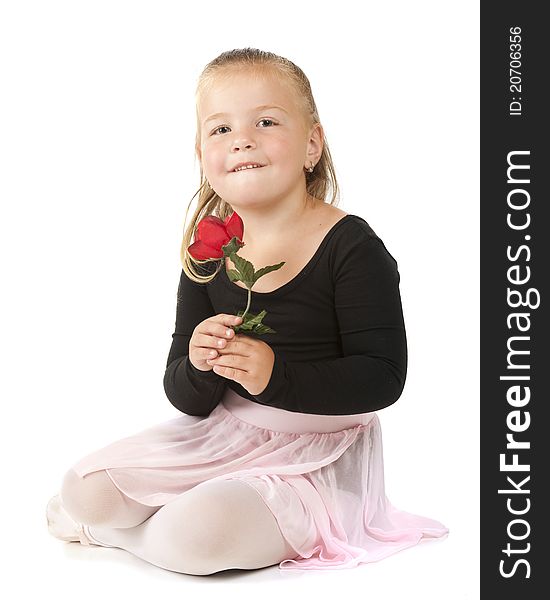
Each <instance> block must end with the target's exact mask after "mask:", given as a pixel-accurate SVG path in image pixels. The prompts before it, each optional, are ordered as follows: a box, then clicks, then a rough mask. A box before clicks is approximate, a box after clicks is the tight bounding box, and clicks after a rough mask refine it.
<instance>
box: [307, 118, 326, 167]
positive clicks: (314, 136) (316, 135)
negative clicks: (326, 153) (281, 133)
mask: <svg viewBox="0 0 550 600" xmlns="http://www.w3.org/2000/svg"><path fill="white" fill-rule="evenodd" d="M324 137H325V132H324V130H323V126H322V125H321V123H315V125H313V127H312V128H311V131H310V133H309V140H308V142H307V159H308V160H310V161H313V163H314V164H317V163H318V162H319V159H320V158H321V154H322V152H323V139H324Z"/></svg>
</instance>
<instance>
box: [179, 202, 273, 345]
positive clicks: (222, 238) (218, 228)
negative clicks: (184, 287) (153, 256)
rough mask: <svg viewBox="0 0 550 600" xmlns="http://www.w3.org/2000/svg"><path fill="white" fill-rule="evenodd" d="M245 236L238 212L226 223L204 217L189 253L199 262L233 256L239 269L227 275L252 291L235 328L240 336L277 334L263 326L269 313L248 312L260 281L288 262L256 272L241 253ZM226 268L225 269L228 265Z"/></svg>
mask: <svg viewBox="0 0 550 600" xmlns="http://www.w3.org/2000/svg"><path fill="white" fill-rule="evenodd" d="M243 233H244V223H243V221H242V219H241V217H239V215H238V214H237V213H236V212H235V211H233V213H232V214H231V216H230V217H227V218H226V219H225V221H222V220H221V219H219V218H218V217H214V216H212V215H209V216H208V217H204V219H202V220H201V221H200V222H199V224H198V225H197V232H196V235H195V241H194V242H193V243H192V244H191V245H190V246H189V247H188V248H187V250H188V252H189V254H190V255H191V256H192V257H193V258H194V259H195V260H217V259H220V258H223V257H224V256H229V258H230V259H231V261H232V262H233V264H234V265H235V269H230V270H229V271H227V276H228V277H229V279H230V280H231V281H242V282H243V283H244V285H245V286H246V288H247V289H248V302H247V304H246V308H245V309H244V311H239V312H238V314H237V316H239V317H242V323H241V324H240V325H236V326H235V327H233V329H234V330H235V332H236V333H237V332H239V331H250V332H253V333H257V334H260V335H262V334H264V333H277V332H276V331H275V330H274V329H271V327H269V326H268V325H265V324H264V323H262V320H263V318H264V317H265V315H266V314H267V313H266V311H265V310H262V311H261V312H260V313H258V314H257V315H255V314H252V313H250V312H248V309H249V308H250V302H251V299H252V288H253V286H254V284H255V283H256V281H258V279H259V278H260V277H263V276H264V275H266V274H267V273H270V272H271V271H276V270H277V269H280V268H281V267H282V266H283V265H284V264H285V263H284V262H280V263H278V264H276V265H270V266H268V267H263V268H261V269H259V270H258V271H256V270H255V269H254V265H253V264H252V263H251V262H249V261H247V260H246V259H244V258H242V257H241V256H239V255H238V254H237V252H238V251H239V250H240V249H241V248H242V247H243V246H244V245H245V244H244V242H243V241H242V238H243ZM223 268H224V269H225V264H224V266H223Z"/></svg>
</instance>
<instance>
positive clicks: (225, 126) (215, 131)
mask: <svg viewBox="0 0 550 600" xmlns="http://www.w3.org/2000/svg"><path fill="white" fill-rule="evenodd" d="M220 129H229V127H227V125H222V126H221V127H218V128H217V129H214V131H213V132H212V133H213V134H215V133H217V132H218V131H219V130H220Z"/></svg>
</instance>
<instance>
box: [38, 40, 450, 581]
mask: <svg viewBox="0 0 550 600" xmlns="http://www.w3.org/2000/svg"><path fill="white" fill-rule="evenodd" d="M196 100H197V136H196V152H197V157H198V158H199V160H200V167H201V186H200V190H199V200H198V206H197V209H196V211H195V214H194V215H193V218H192V222H191V223H190V225H189V227H188V228H187V230H186V231H185V234H184V239H183V244H182V253H181V259H182V266H183V269H182V272H181V275H180V279H179V287H178V293H177V311H176V323H175V332H174V333H173V335H172V344H171V347H170V352H169V355H168V360H167V363H166V372H165V375H164V389H165V391H166V395H167V397H168V399H169V401H170V402H171V403H172V404H173V405H174V407H176V408H177V409H178V410H179V411H181V413H182V415H181V416H178V417H176V418H174V419H171V420H169V421H167V422H163V423H160V424H158V425H156V426H153V427H151V428H148V429H145V430H144V431H141V432H139V433H136V434H135V435H132V436H129V437H127V438H124V439H121V440H118V441H116V442H114V443H112V444H110V445H108V446H106V447H105V448H102V449H100V450H97V451H95V452H93V453H92V454H90V455H88V456H86V457H84V458H82V459H81V460H80V461H79V462H77V463H76V464H74V465H73V466H72V468H70V469H69V470H68V472H67V473H66V474H65V477H64V479H63V482H62V487H61V490H60V494H59V495H57V496H54V497H53V498H52V499H51V500H50V502H49V503H48V507H47V517H48V526H49V530H50V532H51V533H52V534H53V535H54V536H56V537H58V538H60V539H62V540H66V541H80V542H81V543H82V544H95V545H98V546H105V547H117V548H123V549H124V550H127V551H128V552H131V553H132V554H134V555H136V556H138V557H140V558H142V559H144V560H146V561H148V562H150V563H152V564H154V565H157V566H159V567H161V568H164V569H168V570H171V571H177V572H181V573H188V574H195V575H206V574H210V573H215V572H218V571H222V570H225V569H258V568H262V567H266V566H269V565H275V564H279V566H280V568H283V569H333V568H349V567H354V566H356V565H359V564H361V563H368V562H372V561H377V560H380V559H381V558H384V557H386V556H388V555H390V554H392V553H395V552H397V551H399V550H401V549H403V548H406V547H409V546H412V545H414V544H417V543H418V542H419V541H420V540H422V539H424V538H436V537H441V536H443V535H445V534H446V533H447V531H448V530H447V529H446V528H445V527H444V526H443V525H442V524H441V523H439V522H437V521H434V520H432V519H429V518H427V517H421V516H418V515H414V514H411V513H407V512H404V511H401V510H398V509H396V508H395V507H393V506H392V504H391V503H390V502H389V501H388V499H387V498H386V495H385V490H384V473H383V460H382V439H381V432H380V423H379V420H378V416H377V413H376V411H379V410H381V409H383V408H385V407H386V406H389V405H391V404H393V403H394V402H395V401H396V400H397V399H398V398H399V396H400V395H401V393H402V390H403V386H404V383H405V375H406V365H407V345H406V336H405V327H404V323H403V314H402V308H401V299H400V293H399V273H398V270H397V264H396V262H395V260H394V259H393V257H392V256H391V255H390V253H389V252H388V251H387V249H386V247H385V245H384V243H383V242H382V240H381V239H380V238H379V237H378V236H377V235H376V233H375V232H374V231H373V230H372V228H371V227H370V226H369V225H368V223H367V222H366V221H365V220H364V219H363V218H361V217H359V216H356V215H352V214H347V213H345V212H343V211H342V210H340V209H338V208H336V207H335V206H334V201H335V199H336V195H337V191H338V185H337V182H336V177H335V172H334V166H333V164H332V160H331V156H330V153H329V149H328V145H327V142H326V139H325V137H324V132H323V128H322V126H321V124H320V119H319V114H318V112H317V108H316V106H315V102H314V99H313V96H312V92H311V88H310V84H309V81H308V79H307V77H306V76H305V75H304V73H303V72H302V71H301V69H299V68H298V67H297V66H296V65H295V64H294V63H292V62H291V61H289V60H287V59H285V58H282V57H280V56H277V55H275V54H272V53H270V52H263V51H260V50H255V49H251V48H246V49H241V50H232V51H228V52H224V53H223V54H221V55H220V56H218V57H217V58H216V59H214V60H213V61H212V62H210V63H209V64H208V65H207V67H206V68H205V69H204V71H203V73H202V74H201V76H200V79H199V82H198V87H197V94H196ZM329 189H331V190H332V197H331V199H330V202H327V198H328V196H329ZM233 213H237V215H238V216H239V217H240V218H241V219H242V222H243V224H244V236H243V239H242V241H243V242H244V246H243V247H242V248H240V249H239V256H242V257H243V258H245V259H247V260H249V261H250V262H251V263H252V264H253V265H254V266H255V268H256V269H258V268H260V267H263V266H265V265H274V264H277V263H279V262H281V261H284V266H283V267H282V268H279V269H278V270H274V271H271V272H269V273H267V274H266V275H265V276H263V277H261V279H259V280H258V281H257V284H255V285H254V289H253V290H252V295H251V304H250V307H249V311H250V312H251V313H253V314H257V313H259V312H261V311H262V310H265V311H267V314H266V316H265V324H266V325H268V326H269V327H271V328H272V329H274V330H275V332H274V333H269V334H265V335H262V336H259V335H255V334H251V333H249V334H246V333H235V331H234V329H233V327H235V326H236V325H238V324H239V322H240V321H239V320H238V319H236V318H235V315H236V314H237V313H238V312H239V311H240V310H243V309H244V308H245V306H246V305H247V298H248V290H247V289H246V286H244V285H243V284H242V282H240V281H234V280H232V279H231V278H230V277H229V273H228V271H229V270H230V269H231V268H232V267H234V265H233V264H232V263H231V260H230V259H229V257H226V258H224V259H222V260H210V261H207V262H204V261H198V262H197V261H196V260H194V259H193V257H192V256H191V254H190V253H189V251H188V249H189V246H190V245H191V243H192V240H193V238H195V240H196V239H197V237H196V226H197V224H198V223H199V221H201V220H202V219H203V218H204V217H205V216H207V215H213V216H217V217H219V218H220V219H222V220H224V221H225V220H226V219H228V218H229V217H231V215H233ZM186 219H187V217H186Z"/></svg>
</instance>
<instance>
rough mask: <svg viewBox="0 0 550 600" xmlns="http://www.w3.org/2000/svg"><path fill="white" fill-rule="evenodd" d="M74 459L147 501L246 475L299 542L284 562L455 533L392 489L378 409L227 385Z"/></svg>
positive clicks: (343, 564) (298, 563)
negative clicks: (262, 394) (206, 408)
mask: <svg viewBox="0 0 550 600" xmlns="http://www.w3.org/2000/svg"><path fill="white" fill-rule="evenodd" d="M72 468H73V469H74V470H75V471H76V472H77V473H78V474H79V475H80V476H81V477H83V476H84V475H86V474H88V473H92V472H94V471H98V470H101V469H104V470H105V471H106V472H107V474H108V475H109V477H110V478H111V479H112V481H113V483H114V484H115V485H116V486H117V488H118V489H119V490H120V491H121V492H123V493H124V494H126V495H127V496H128V497H130V498H132V499H133V500H136V501H137V502H140V503H142V504H146V505H149V506H163V505H165V504H167V503H168V502H170V501H171V500H173V499H174V498H176V497H177V496H179V495H180V494H183V493H185V492H186V491H188V490H190V489H191V488H193V487H194V486H196V485H200V484H201V483H205V482H207V481H212V480H215V479H239V480H240V481H243V482H245V483H246V484H248V485H249V486H251V487H252V488H253V489H254V490H256V492H257V493H258V494H259V495H260V497H261V498H262V499H263V501H264V502H265V504H266V505H267V507H268V508H269V509H270V510H271V512H272V513H273V515H274V517H275V519H276V521H277V523H278V525H279V528H280V530H281V533H282V535H283V536H284V537H285V538H286V540H287V542H288V543H289V544H290V545H291V546H292V547H293V548H294V550H295V551H296V557H295V558H293V559H287V560H284V561H282V562H281V563H280V564H279V568H280V569H321V570H324V569H342V568H350V567H355V566H357V565H359V564H361V563H369V562H373V561H378V560H380V559H383V558H385V557H386V556H389V555H391V554H394V553H395V552H398V551H400V550H402V549H404V548H408V547H410V546H413V545H415V544H417V543H418V542H420V541H421V540H423V539H425V538H439V537H442V536H444V535H445V534H447V533H448V529H447V528H446V527H445V526H444V525H442V524H441V523H439V522H438V521H436V520H433V519H430V518H428V517H424V516H420V515H415V514H412V513H408V512H405V511H402V510H398V509H397V508H395V507H394V506H393V505H392V504H391V503H390V502H389V500H388V499H387V498H386V494H385V488H384V463H383V456H382V435H381V429H380V422H379V419H378V416H377V414H376V413H365V414H358V415H342V416H340V415H338V416H332V415H311V414H303V413H294V412H291V411H286V410H282V409H279V408H274V407H271V406H264V405H261V404H258V403H256V402H252V401H250V400H248V399H246V398H243V397H242V396H240V395H238V394H236V393H235V392H233V391H232V390H231V389H229V388H227V390H226V392H225V395H224V397H223V399H222V401H221V402H220V403H219V404H218V405H217V406H216V408H215V409H214V410H213V411H212V412H211V413H210V415H208V416H207V417H197V416H191V415H185V414H182V415H181V416H178V417H176V418H174V419H170V420H168V421H164V422H162V423H159V424H157V425H155V426H153V427H150V428H147V429H145V430H143V431H140V432H138V433H136V434H134V435H130V436H128V437H125V438H123V439H120V440H118V441H115V442H113V443H112V444H109V445H108V446H105V447H104V448H101V449H99V450H97V451H95V452H93V453H91V454H89V455H87V456H85V457H84V458H82V459H81V460H79V461H78V462H77V463H76V464H74V465H73V467H72Z"/></svg>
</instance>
